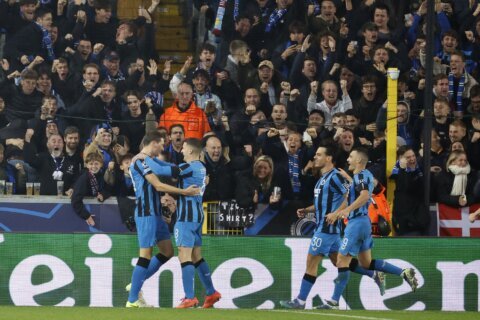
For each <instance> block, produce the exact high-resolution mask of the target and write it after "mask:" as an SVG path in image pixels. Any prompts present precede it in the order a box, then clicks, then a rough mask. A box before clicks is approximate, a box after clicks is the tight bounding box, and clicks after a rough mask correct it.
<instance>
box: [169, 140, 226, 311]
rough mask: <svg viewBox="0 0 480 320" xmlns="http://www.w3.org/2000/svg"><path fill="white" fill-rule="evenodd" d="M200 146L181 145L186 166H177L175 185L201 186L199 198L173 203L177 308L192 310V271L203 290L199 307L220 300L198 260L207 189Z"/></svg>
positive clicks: (204, 265) (197, 142)
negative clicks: (182, 295)
mask: <svg viewBox="0 0 480 320" xmlns="http://www.w3.org/2000/svg"><path fill="white" fill-rule="evenodd" d="M201 152H202V144H201V142H200V140H198V139H194V138H190V139H187V140H185V142H184V143H183V148H182V154H183V159H184V160H185V161H186V163H183V164H181V165H179V169H180V174H179V177H178V186H179V187H180V188H182V189H183V188H187V187H189V186H191V185H198V186H200V187H201V193H200V195H195V196H180V197H179V198H178V201H177V222H176V223H175V228H174V236H175V243H176V245H177V247H178V259H179V260H180V263H181V266H182V280H183V289H184V291H185V298H184V299H183V300H182V303H180V305H178V306H177V308H181V309H183V308H192V307H195V306H197V305H198V299H197V298H196V297H195V290H194V282H195V269H196V271H197V273H198V275H199V278H200V281H201V282H202V284H203V286H204V287H205V290H206V294H207V296H206V297H205V301H204V303H203V308H211V307H213V305H214V304H215V303H216V302H217V301H218V300H220V298H221V297H222V296H221V295H220V293H219V292H218V291H216V290H215V288H214V287H213V283H212V278H211V274H210V268H209V267H208V264H207V262H206V261H205V260H204V259H203V257H202V252H201V245H202V224H203V218H204V216H203V205H202V196H203V193H204V191H205V187H206V186H207V176H206V174H207V170H206V168H205V166H204V165H203V163H202V162H200V153H201Z"/></svg>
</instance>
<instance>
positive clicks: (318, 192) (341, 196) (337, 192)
mask: <svg viewBox="0 0 480 320" xmlns="http://www.w3.org/2000/svg"><path fill="white" fill-rule="evenodd" d="M347 193H348V182H347V181H346V180H345V178H344V177H342V175H341V174H340V172H339V171H338V170H337V169H335V168H333V169H332V170H330V171H329V172H327V173H325V174H324V175H322V177H321V178H320V179H319V180H318V181H317V184H316V185H315V189H314V206H315V214H316V218H317V229H316V230H320V231H321V232H323V233H330V234H337V233H340V226H339V223H338V221H337V222H335V223H334V224H328V223H327V222H326V220H325V216H326V215H327V214H329V213H331V212H334V211H335V210H337V209H338V208H339V207H340V205H341V204H342V203H343V201H344V200H345V195H346V194H347Z"/></svg>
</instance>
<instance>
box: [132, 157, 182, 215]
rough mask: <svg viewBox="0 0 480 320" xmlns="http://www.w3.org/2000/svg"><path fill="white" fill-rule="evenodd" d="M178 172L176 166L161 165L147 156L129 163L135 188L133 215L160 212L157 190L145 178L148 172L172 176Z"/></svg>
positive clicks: (156, 213) (157, 213)
mask: <svg viewBox="0 0 480 320" xmlns="http://www.w3.org/2000/svg"><path fill="white" fill-rule="evenodd" d="M175 172H178V169H176V167H170V166H162V165H160V164H159V163H158V162H156V161H155V160H153V159H151V158H149V157H147V158H146V159H145V160H140V159H139V160H137V161H135V162H133V163H132V164H131V165H130V176H131V178H132V183H133V189H134V190H135V198H136V199H135V204H136V205H135V216H137V217H145V216H158V215H160V214H161V212H162V211H161V204H160V195H159V192H157V190H156V189H155V188H154V187H153V186H152V185H151V184H150V183H149V182H148V181H147V179H146V178H145V177H146V176H147V175H149V174H157V175H163V176H172V174H173V175H175Z"/></svg>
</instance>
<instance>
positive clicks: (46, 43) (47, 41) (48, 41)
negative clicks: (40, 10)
mask: <svg viewBox="0 0 480 320" xmlns="http://www.w3.org/2000/svg"><path fill="white" fill-rule="evenodd" d="M36 24H37V26H38V27H39V28H40V30H42V34H43V38H42V46H43V48H44V49H45V50H47V56H48V57H47V58H48V61H53V60H55V53H54V52H53V43H52V37H51V36H50V32H48V30H47V29H45V28H44V27H43V26H42V25H41V24H39V23H36Z"/></svg>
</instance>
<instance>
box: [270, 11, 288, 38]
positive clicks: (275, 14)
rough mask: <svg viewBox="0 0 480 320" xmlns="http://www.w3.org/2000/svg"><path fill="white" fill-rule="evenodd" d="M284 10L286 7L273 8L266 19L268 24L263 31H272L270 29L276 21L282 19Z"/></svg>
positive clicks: (274, 25)
mask: <svg viewBox="0 0 480 320" xmlns="http://www.w3.org/2000/svg"><path fill="white" fill-rule="evenodd" d="M286 12H287V9H275V10H274V11H273V12H272V14H271V15H270V18H269V19H268V24H267V26H266V27H265V32H267V33H268V32H270V31H272V29H273V28H275V27H276V25H277V23H278V22H279V21H280V20H282V18H283V16H284V15H285V13H286Z"/></svg>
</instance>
